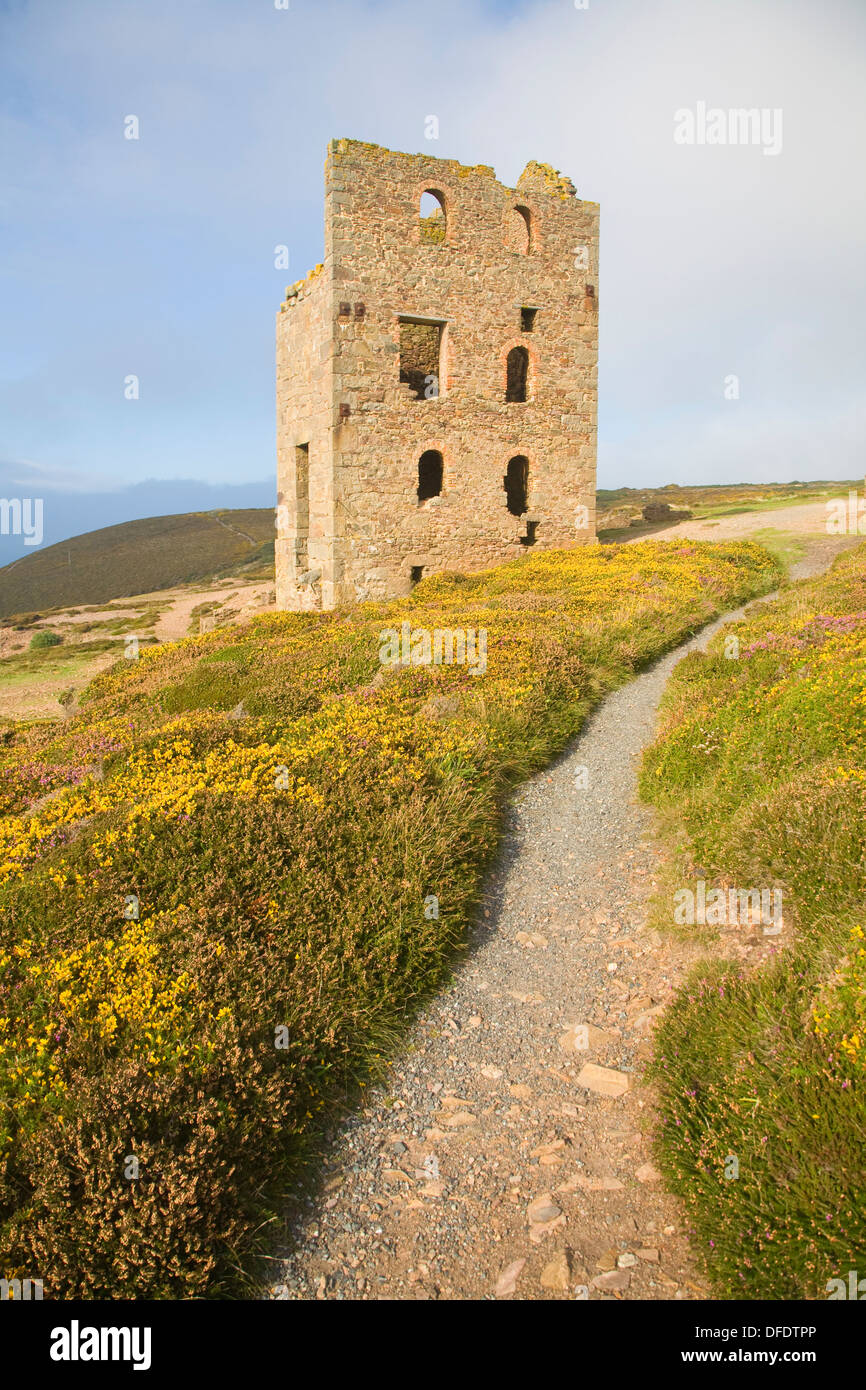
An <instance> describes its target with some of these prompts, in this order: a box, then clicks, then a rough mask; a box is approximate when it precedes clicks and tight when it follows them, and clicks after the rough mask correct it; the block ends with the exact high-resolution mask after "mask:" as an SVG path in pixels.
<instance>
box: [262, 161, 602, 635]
mask: <svg viewBox="0 0 866 1390" xmlns="http://www.w3.org/2000/svg"><path fill="white" fill-rule="evenodd" d="M425 192H432V193H434V194H435V195H436V197H437V199H438V201H439V203H440V204H441V207H442V209H443V210H444V211H440V210H434V212H433V213H432V215H431V214H429V213H428V214H427V215H426V216H424V217H423V218H422V217H421V215H420V205H421V197H422V194H424V193H425ZM598 226H599V210H598V205H597V204H596V203H587V202H583V201H582V200H580V199H578V198H577V197H576V196H575V192H574V188H573V186H572V184H571V182H570V180H568V179H567V178H564V177H563V176H562V175H560V174H558V173H556V172H555V171H554V170H553V169H551V168H550V166H549V165H544V164H536V163H535V162H534V161H533V162H531V163H529V164H528V165H527V167H526V169H525V170H524V172H523V174H522V175H521V176H520V179H519V180H518V183H517V188H516V189H511V188H506V187H505V186H504V185H503V184H501V183H499V182H497V180H496V178H495V176H494V173H493V170H492V169H490V168H488V167H487V166H486V165H477V166H474V167H466V166H464V165H461V164H458V163H457V162H456V161H454V160H448V159H433V158H431V157H429V156H427V155H409V154H399V153H396V152H394V151H392V150H385V149H382V148H380V147H379V146H376V145H367V144H362V143H360V142H359V141H355V140H335V141H332V142H331V145H330V147H329V151H328V158H327V162H326V166H325V259H324V263H323V265H321V266H317V267H316V269H315V270H314V271H312V272H311V274H310V275H309V276H308V277H307V278H306V280H304V281H301V282H298V283H297V284H296V285H294V286H290V288H289V290H288V291H287V295H286V300H285V302H284V303H283V304H282V305H281V308H280V313H279V315H278V319H277V440H278V509H277V543H276V552H277V603H278V606H279V607H281V608H287V609H314V608H333V607H334V606H335V605H337V604H341V603H352V602H357V601H361V600H363V599H365V598H370V599H373V598H384V597H388V596H391V595H395V594H402V593H406V592H408V590H409V589H410V587H411V585H412V583H413V580H414V579H417V578H418V577H420V575H421V574H425V575H427V574H430V573H433V572H434V571H437V570H443V569H462V570H469V569H478V568H481V567H483V566H487V565H491V564H497V563H499V562H501V561H502V560H505V559H508V558H511V557H514V556H518V555H521V554H526V553H527V550H528V547H529V546H530V545H533V544H534V545H536V546H540V547H542V548H546V547H563V546H574V545H577V544H583V543H586V542H594V541H595V453H596V400H597V392H596V379H597V357H598ZM533 310H534V311H535V312H534V313H533V312H532V311H533ZM515 348H518V349H523V350H524V352H518V353H512V350H513V349H515ZM510 353H511V354H512V356H511V358H510V359H509V354H510ZM437 359H438V360H437ZM524 376H525V399H523V400H521V399H520V398H519V397H520V394H521V390H522V387H523V379H524ZM401 377H402V380H401ZM437 391H438V394H437ZM419 393H420V394H421V398H420V399H419V398H416V397H417V396H418V394H419ZM437 455H438V456H440V457H441V469H440V464H439V461H438V460H437ZM422 456H425V461H424V463H423V464H422V465H421V469H420V474H419V463H420V461H421V459H422ZM521 460H522V461H521ZM510 461H511V462H510ZM440 474H441V476H440ZM506 480H507V483H508V486H507V487H506ZM437 488H438V491H437ZM419 493H420V497H419ZM428 494H432V495H428ZM509 507H510V508H511V509H510V510H509Z"/></svg>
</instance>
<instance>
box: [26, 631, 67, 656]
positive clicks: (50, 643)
mask: <svg viewBox="0 0 866 1390" xmlns="http://www.w3.org/2000/svg"><path fill="white" fill-rule="evenodd" d="M62 641H63V638H62V637H61V636H60V635H59V633H57V632H52V631H51V629H50V628H48V627H43V628H40V630H39V631H38V632H34V634H33V636H32V637H31V638H30V650H31V651H32V652H39V651H43V650H44V649H45V648H46V647H59V646H60V644H61V642H62Z"/></svg>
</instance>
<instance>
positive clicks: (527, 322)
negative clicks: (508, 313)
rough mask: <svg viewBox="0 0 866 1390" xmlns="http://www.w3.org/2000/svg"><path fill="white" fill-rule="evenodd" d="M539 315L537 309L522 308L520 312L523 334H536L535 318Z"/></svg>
mask: <svg viewBox="0 0 866 1390" xmlns="http://www.w3.org/2000/svg"><path fill="white" fill-rule="evenodd" d="M537 313H538V310H537V309H531V308H527V307H524V308H522V309H521V310H520V327H521V330H522V332H524V333H534V332H535V316H536V314H537Z"/></svg>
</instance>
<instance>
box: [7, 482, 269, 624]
mask: <svg viewBox="0 0 866 1390" xmlns="http://www.w3.org/2000/svg"><path fill="white" fill-rule="evenodd" d="M273 562H274V511H273V508H270V507H261V508H251V509H248V510H237V511H234V510H232V511H229V510H224V511H213V512H189V513H186V514H182V515H180V516H154V517H148V518H147V519H146V520H144V521H126V522H123V523H122V524H121V525H118V526H106V527H104V528H103V529H102V530H99V531H88V532H87V533H86V534H85V535H83V536H74V537H73V538H72V539H71V540H67V541H61V542H60V543H59V544H57V545H51V546H47V547H46V548H45V549H44V550H37V551H34V552H33V553H32V554H30V555H25V556H22V557H21V558H20V559H18V560H13V561H12V563H11V564H10V565H6V566H5V567H4V568H3V569H0V618H4V617H6V618H8V617H10V616H12V615H13V614H18V613H30V612H41V611H45V610H47V609H52V608H69V607H74V606H76V605H86V604H93V603H107V602H109V601H110V600H111V599H116V598H126V597H128V596H131V595H133V594H147V593H150V592H152V591H153V590H157V589H167V588H171V587H173V586H174V585H176V584H186V583H190V582H194V581H197V580H204V579H211V578H214V577H215V576H221V575H224V574H230V573H231V572H233V571H235V570H237V571H238V572H239V573H240V572H243V573H244V574H245V575H249V576H250V577H258V572H259V571H260V572H261V576H262V577H266V576H267V573H268V572H269V570H270V571H272V570H273Z"/></svg>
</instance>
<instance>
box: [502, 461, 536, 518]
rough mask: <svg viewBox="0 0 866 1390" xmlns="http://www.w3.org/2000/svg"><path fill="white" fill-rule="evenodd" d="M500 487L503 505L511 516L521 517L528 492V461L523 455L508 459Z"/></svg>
mask: <svg viewBox="0 0 866 1390" xmlns="http://www.w3.org/2000/svg"><path fill="white" fill-rule="evenodd" d="M502 485H503V487H504V488H505V504H506V506H507V507H508V510H509V511H510V513H511V515H512V516H523V514H524V512H525V511H526V506H527V503H526V498H527V493H528V490H529V459H528V458H526V457H525V456H524V455H523V454H516V455H515V457H514V458H513V459H509V460H508V468H507V470H506V473H505V477H504V479H503V480H502Z"/></svg>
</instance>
